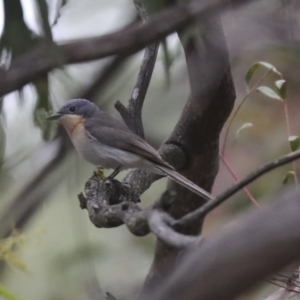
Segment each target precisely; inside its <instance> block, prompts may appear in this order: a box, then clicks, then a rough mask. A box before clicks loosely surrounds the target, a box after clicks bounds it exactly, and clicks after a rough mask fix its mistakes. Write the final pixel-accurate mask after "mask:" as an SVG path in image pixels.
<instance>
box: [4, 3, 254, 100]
mask: <svg viewBox="0 0 300 300" xmlns="http://www.w3.org/2000/svg"><path fill="white" fill-rule="evenodd" d="M250 1H251V0H244V1H242V0H226V1H224V0H223V1H221V0H218V1H217V0H215V1H213V3H211V2H212V1H211V2H210V4H209V5H207V4H204V3H203V2H202V1H199V2H195V1H192V2H187V3H185V4H180V5H178V6H176V7H172V8H170V9H167V10H164V11H163V12H161V13H159V14H157V15H155V16H153V17H152V18H151V19H150V20H149V21H147V22H146V23H145V24H138V25H135V26H131V27H130V28H126V29H123V30H120V31H118V32H116V33H113V34H109V35H104V36H101V37H97V38H87V39H82V40H79V41H74V42H68V43H64V44H60V45H58V46H57V47H56V48H55V51H56V53H57V55H53V51H54V49H53V48H52V49H49V45H48V44H45V43H43V42H41V43H39V45H37V46H36V47H34V48H33V49H32V50H31V51H29V52H27V53H26V54H24V55H23V56H22V57H20V58H18V59H16V60H14V61H13V62H12V64H11V66H10V68H9V70H7V71H5V70H1V71H0V96H3V95H5V94H7V93H9V92H12V91H14V90H18V89H20V88H22V87H23V86H24V85H25V84H27V83H29V82H31V81H33V80H34V79H36V78H37V77H39V76H41V75H43V74H46V73H48V72H49V71H51V70H53V69H54V68H59V67H61V66H62V65H64V64H73V63H79V62H86V61H90V60H94V59H99V58H103V57H107V56H110V55H116V54H122V55H124V56H128V55H131V54H133V53H135V52H137V51H139V50H141V49H143V48H144V47H145V46H146V45H148V44H151V43H153V42H156V41H158V40H160V39H162V38H164V37H166V36H167V35H168V34H170V33H172V32H174V31H176V30H180V29H182V28H184V27H185V26H186V25H188V24H190V23H192V22H193V20H194V18H196V17H204V16H206V17H207V16H208V15H210V14H214V13H216V12H219V11H221V10H225V9H227V8H228V7H231V8H232V7H233V6H234V5H241V4H246V3H248V2H250ZM32 62H35V63H34V64H32Z"/></svg>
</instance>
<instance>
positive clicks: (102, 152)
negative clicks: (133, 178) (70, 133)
mask: <svg viewBox="0 0 300 300" xmlns="http://www.w3.org/2000/svg"><path fill="white" fill-rule="evenodd" d="M72 142H73V144H74V146H75V148H76V150H77V151H78V153H79V154H80V155H81V156H83V157H84V158H85V159H86V160H87V161H88V162H90V163H92V164H94V165H96V166H101V167H103V168H105V169H116V168H117V167H120V166H122V169H128V168H145V167H146V165H148V164H149V163H148V162H146V161H144V160H143V159H141V158H140V157H139V156H137V155H135V154H132V153H129V152H126V151H123V150H119V149H116V148H112V147H110V146H107V145H103V144H100V143H98V142H96V141H93V140H91V139H90V138H88V137H84V138H82V137H79V136H77V138H72ZM146 168H148V167H146Z"/></svg>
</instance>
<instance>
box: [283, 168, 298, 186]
mask: <svg viewBox="0 0 300 300" xmlns="http://www.w3.org/2000/svg"><path fill="white" fill-rule="evenodd" d="M291 178H292V179H294V178H295V173H294V172H293V171H288V172H287V173H286V174H285V175H284V177H283V179H282V184H286V183H287V182H288V181H289V180H290V179H291Z"/></svg>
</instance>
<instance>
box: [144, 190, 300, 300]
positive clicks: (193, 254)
mask: <svg viewBox="0 0 300 300" xmlns="http://www.w3.org/2000/svg"><path fill="white" fill-rule="evenodd" d="M299 197H300V192H299V189H296V190H293V191H289V192H286V193H283V194H281V195H280V196H279V197H277V199H276V200H279V201H277V203H275V204H273V205H271V206H269V207H264V208H262V209H260V210H255V211H253V212H252V213H251V214H249V215H248V216H246V217H245V216H243V217H242V218H241V219H240V221H239V222H234V224H232V225H231V226H228V227H227V228H225V229H223V230H221V231H220V232H218V234H216V235H215V236H212V237H210V238H207V239H206V240H205V243H203V244H202V245H201V247H200V248H199V247H197V248H194V249H191V250H190V251H189V252H188V255H185V257H184V258H183V259H182V261H181V262H180V263H179V265H178V268H177V269H176V270H175V271H174V273H173V274H172V275H171V276H170V278H169V279H168V281H167V282H164V284H163V285H161V286H160V288H156V289H153V290H149V292H148V294H147V295H146V296H145V297H143V298H141V299H143V300H148V299H156V300H162V299H172V300H179V299H180V300H181V299H182V297H183V295H184V298H185V299H189V300H193V299H195V300H196V299H201V300H215V299H223V300H227V299H228V300H229V299H230V300H231V299H235V298H236V297H237V296H239V295H240V294H241V293H242V292H244V291H245V290H247V289H249V288H250V287H252V286H253V285H254V284H256V283H258V282H259V281H260V280H263V279H265V278H266V277H267V276H268V275H270V274H271V273H273V272H275V271H278V270H279V269H281V268H283V267H285V266H286V265H287V264H289V263H291V262H293V261H294V260H296V259H298V258H299V257H300V254H299V248H300V231H299V228H300V218H299V215H300V202H299ZM273 200H275V199H273ZM272 203H273V201H272Z"/></svg>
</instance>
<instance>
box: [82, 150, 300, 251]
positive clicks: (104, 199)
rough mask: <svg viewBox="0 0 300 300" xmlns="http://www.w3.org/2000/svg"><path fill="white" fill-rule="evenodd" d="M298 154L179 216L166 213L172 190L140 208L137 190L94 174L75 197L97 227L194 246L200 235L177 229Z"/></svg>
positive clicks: (174, 243) (180, 246)
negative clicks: (187, 233)
mask: <svg viewBox="0 0 300 300" xmlns="http://www.w3.org/2000/svg"><path fill="white" fill-rule="evenodd" d="M298 158H300V150H299V151H296V152H293V153H289V154H287V155H284V156H282V157H281V158H279V159H277V160H275V161H273V162H270V163H268V164H266V165H264V166H263V167H261V168H260V169H258V170H256V171H254V172H253V173H251V174H250V175H249V176H247V177H246V178H245V179H243V180H242V181H240V182H239V183H237V184H236V185H234V186H232V187H231V188H229V189H228V190H227V191H226V192H224V193H223V194H221V195H220V196H218V197H216V199H214V200H212V201H209V202H207V203H206V204H205V205H203V206H202V207H200V208H199V209H196V210H195V211H193V212H191V213H189V214H187V215H185V216H183V217H182V218H181V219H178V220H175V219H173V218H172V217H171V216H170V215H169V214H168V211H169V210H170V209H171V207H172V204H173V203H174V200H175V199H176V195H175V193H174V192H172V191H166V192H165V193H163V195H162V196H161V197H160V199H158V200H157V201H156V202H155V204H154V205H153V206H152V207H150V208H147V209H145V210H141V209H140V207H139V206H138V205H137V202H138V201H139V199H138V198H137V194H136V192H133V189H131V187H130V185H126V184H125V183H124V182H123V183H120V182H119V181H117V180H114V179H113V180H110V179H108V178H104V177H98V176H96V175H94V176H93V177H91V178H90V179H89V180H88V181H87V183H86V186H85V196H84V195H83V194H82V193H81V194H80V195H79V196H78V197H79V200H80V206H81V208H82V209H87V210H88V212H89V217H90V220H91V221H92V223H93V224H94V225H95V226H97V227H99V228H101V227H106V228H111V227H117V226H120V225H122V224H126V226H127V227H128V229H129V230H130V232H131V233H133V234H134V235H137V236H144V235H147V234H149V233H150V232H152V233H154V234H155V235H156V236H157V237H158V238H159V239H161V240H163V241H164V242H165V243H167V244H169V245H171V246H173V247H177V248H185V247H193V246H197V245H199V244H200V242H202V238H201V237H198V236H187V235H183V234H181V233H178V231H180V230H181V229H182V228H184V227H186V226H188V225H189V224H191V223H192V222H194V221H195V219H200V218H204V217H205V216H206V215H207V213H209V212H210V211H211V210H213V209H214V208H215V207H217V206H219V205H220V204H221V203H223V202H224V201H225V200H227V199H229V197H231V196H232V195H233V194H235V193H236V192H238V191H239V190H241V189H242V188H243V187H244V186H246V185H247V184H249V183H251V182H253V181H254V180H255V179H257V178H259V177H260V176H262V175H263V174H265V173H267V172H269V171H271V170H273V169H275V168H278V167H280V166H282V165H285V164H288V163H290V162H291V161H294V160H296V159H298Z"/></svg>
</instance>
